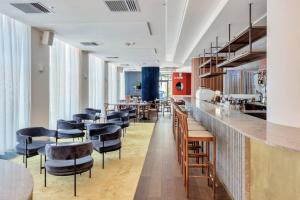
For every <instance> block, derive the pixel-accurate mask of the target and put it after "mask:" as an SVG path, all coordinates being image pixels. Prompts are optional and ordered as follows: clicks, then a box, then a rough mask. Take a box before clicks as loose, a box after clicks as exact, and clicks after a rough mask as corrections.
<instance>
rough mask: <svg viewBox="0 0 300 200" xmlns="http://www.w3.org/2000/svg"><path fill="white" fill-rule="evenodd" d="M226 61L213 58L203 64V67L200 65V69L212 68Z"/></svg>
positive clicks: (221, 58)
mask: <svg viewBox="0 0 300 200" xmlns="http://www.w3.org/2000/svg"><path fill="white" fill-rule="evenodd" d="M225 60H226V59H225V58H223V57H218V58H216V57H212V58H210V59H208V60H206V61H205V62H203V63H202V64H201V65H199V68H210V67H211V66H216V65H217V64H218V63H221V62H223V61H225Z"/></svg>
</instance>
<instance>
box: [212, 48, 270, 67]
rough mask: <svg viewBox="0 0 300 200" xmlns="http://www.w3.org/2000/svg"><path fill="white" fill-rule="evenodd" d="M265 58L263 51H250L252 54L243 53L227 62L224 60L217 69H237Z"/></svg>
mask: <svg viewBox="0 0 300 200" xmlns="http://www.w3.org/2000/svg"><path fill="white" fill-rule="evenodd" d="M265 57H266V52H265V51H252V52H245V53H242V54H240V55H237V56H235V57H233V58H231V59H229V60H226V61H224V62H222V63H220V64H218V65H217V67H218V68H232V67H238V66H240V65H243V64H246V63H250V62H253V61H256V60H261V59H264V58H265Z"/></svg>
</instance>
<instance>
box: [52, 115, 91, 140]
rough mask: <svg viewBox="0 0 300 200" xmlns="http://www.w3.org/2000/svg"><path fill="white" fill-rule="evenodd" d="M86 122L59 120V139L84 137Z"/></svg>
mask: <svg viewBox="0 0 300 200" xmlns="http://www.w3.org/2000/svg"><path fill="white" fill-rule="evenodd" d="M83 130H84V123H77V122H76V121H75V120H70V121H66V120H62V119H60V120H57V131H58V133H57V139H59V138H73V140H74V138H79V137H81V138H82V140H83V137H84V135H85V134H84V132H83Z"/></svg>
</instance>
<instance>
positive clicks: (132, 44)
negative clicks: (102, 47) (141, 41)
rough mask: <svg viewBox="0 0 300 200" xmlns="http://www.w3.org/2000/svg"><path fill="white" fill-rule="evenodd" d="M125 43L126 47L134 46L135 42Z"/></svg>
mask: <svg viewBox="0 0 300 200" xmlns="http://www.w3.org/2000/svg"><path fill="white" fill-rule="evenodd" d="M125 45H126V46H128V47H130V46H134V45H135V42H126V43H125Z"/></svg>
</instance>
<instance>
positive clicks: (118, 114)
mask: <svg viewBox="0 0 300 200" xmlns="http://www.w3.org/2000/svg"><path fill="white" fill-rule="evenodd" d="M106 117H107V120H111V119H121V117H122V112H117V111H116V112H111V113H109V114H108V115H107V116H106Z"/></svg>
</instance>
